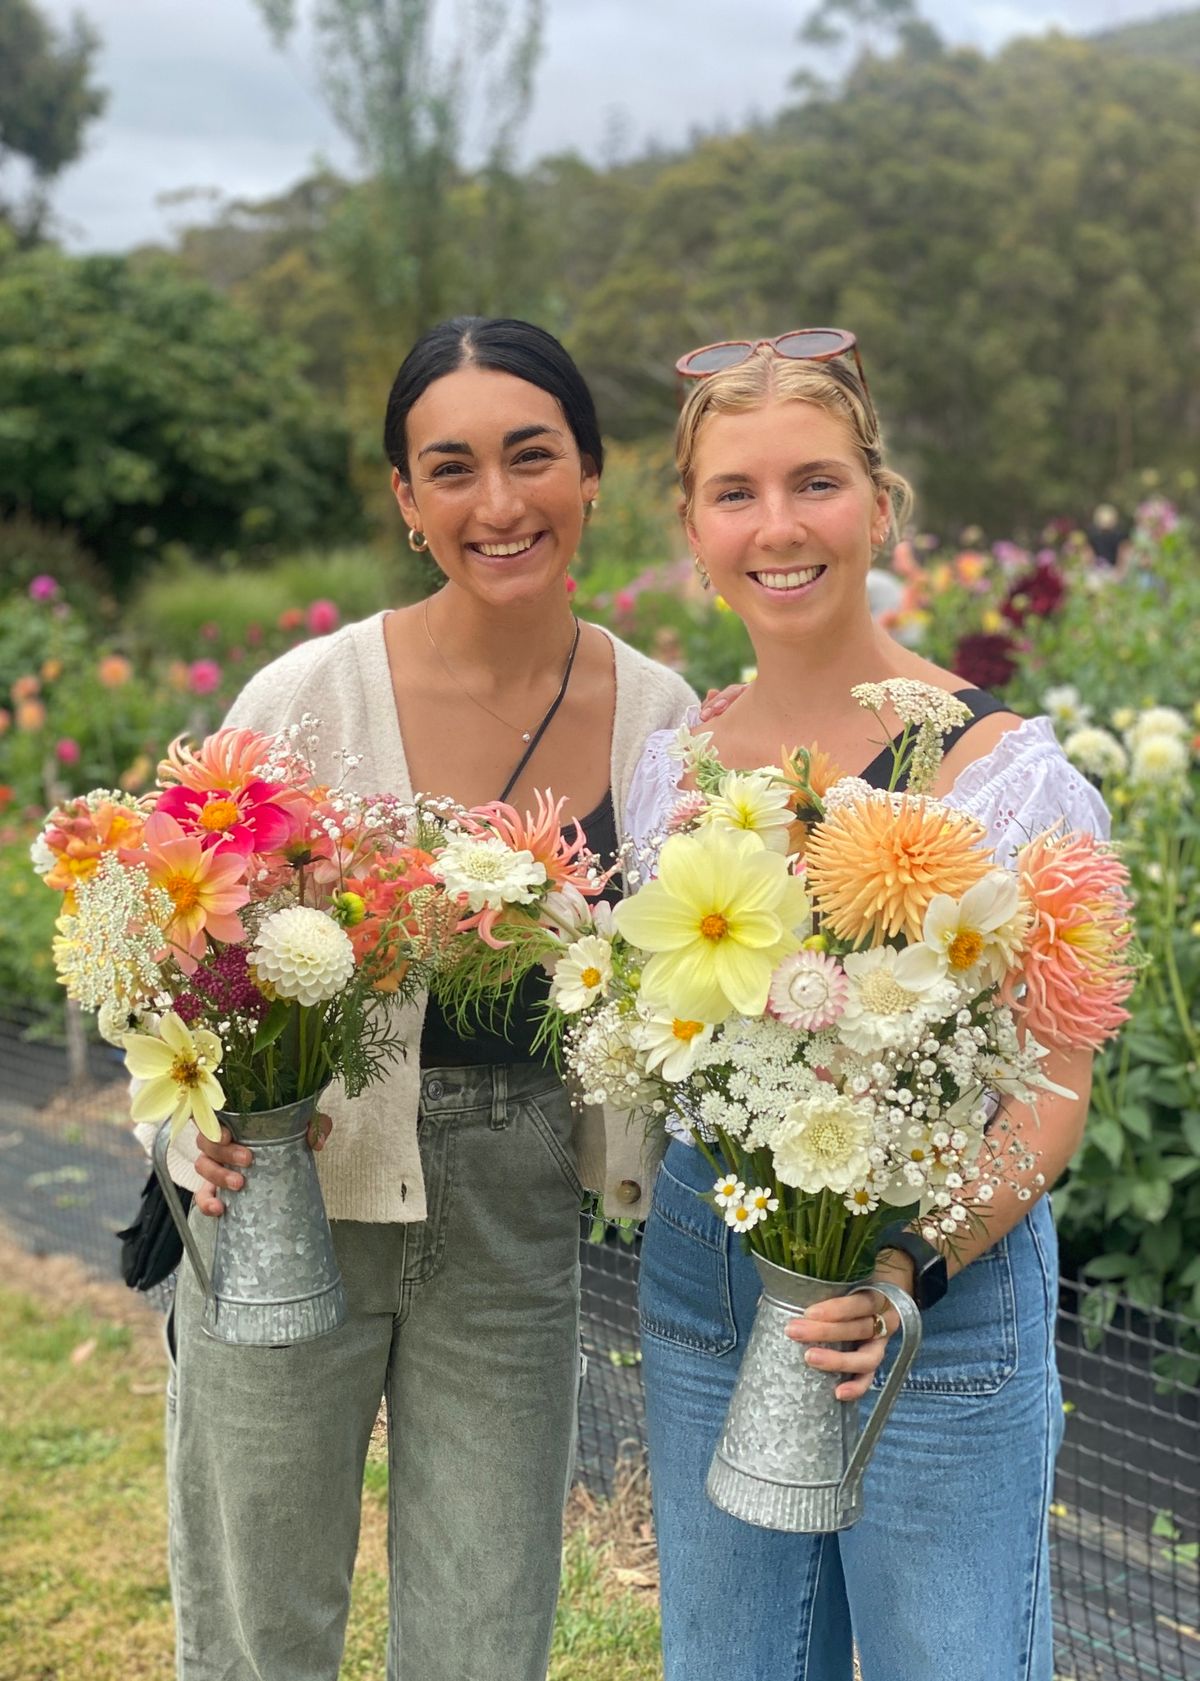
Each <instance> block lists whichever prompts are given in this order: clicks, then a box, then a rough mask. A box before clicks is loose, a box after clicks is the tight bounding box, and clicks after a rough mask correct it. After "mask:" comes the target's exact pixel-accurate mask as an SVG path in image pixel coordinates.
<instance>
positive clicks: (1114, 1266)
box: [1083, 1255, 1135, 1279]
mask: <svg viewBox="0 0 1200 1681" xmlns="http://www.w3.org/2000/svg"><path fill="white" fill-rule="evenodd" d="M1134 1265H1135V1262H1134V1259H1133V1256H1132V1255H1100V1256H1098V1257H1097V1259H1096V1260H1094V1261H1089V1262H1088V1263H1087V1265H1086V1266H1085V1267H1084V1269H1083V1270H1084V1274H1085V1276H1086V1277H1088V1278H1103V1279H1108V1278H1126V1277H1128V1275H1129V1270H1130V1268H1131V1267H1133V1266H1134Z"/></svg>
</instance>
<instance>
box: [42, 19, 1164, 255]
mask: <svg viewBox="0 0 1200 1681" xmlns="http://www.w3.org/2000/svg"><path fill="white" fill-rule="evenodd" d="M40 3H41V5H42V6H43V8H44V10H45V11H47V12H48V13H49V14H50V15H52V16H55V17H58V18H64V19H65V18H66V17H68V16H69V15H70V14H71V13H72V12H73V11H75V10H82V11H83V12H84V14H85V15H86V16H87V17H88V18H89V19H90V20H91V21H92V22H93V23H94V25H95V26H96V28H97V29H98V30H99V32H100V35H101V37H102V40H103V47H102V51H101V54H100V58H99V80H100V81H101V82H102V84H103V85H104V86H105V87H107V88H108V90H109V94H110V98H109V105H108V109H107V112H106V114H105V115H104V116H103V117H102V118H101V119H100V121H99V122H98V123H97V124H95V125H94V127H93V128H92V130H91V136H90V144H89V146H88V149H87V152H86V153H85V155H84V157H83V159H82V160H81V162H80V163H78V164H77V165H76V166H75V167H74V168H73V169H71V170H69V171H67V172H66V173H64V175H63V176H62V177H61V178H60V180H59V183H58V185H57V188H56V191H55V195H54V204H55V208H56V210H57V212H58V214H59V217H60V221H61V231H62V234H63V236H64V238H65V240H66V242H67V244H68V245H70V246H71V247H73V248H75V249H78V250H96V249H99V250H115V249H121V248H123V247H126V246H129V245H133V244H136V243H138V242H139V241H143V240H148V239H162V238H167V237H169V235H170V230H171V228H172V226H173V225H178V224H179V223H180V222H181V221H183V220H190V221H199V220H202V219H203V216H204V203H203V201H202V200H201V201H198V202H197V201H192V202H191V203H190V204H187V205H186V206H184V207H183V208H180V207H179V206H175V207H170V206H164V205H163V204H162V203H161V202H160V200H161V196H162V195H163V194H170V193H176V192H178V191H180V190H181V189H185V188H200V189H206V190H211V191H212V192H213V193H214V194H215V195H217V196H220V195H223V196H225V197H229V198H247V197H249V198H253V197H261V196H266V195H268V194H271V193H274V192H277V191H279V190H280V189H282V188H284V187H286V186H287V185H288V184H289V183H291V182H293V181H295V180H296V179H298V178H299V177H300V176H301V175H303V174H304V173H305V172H306V171H307V170H308V169H309V168H310V167H311V165H312V163H313V161H314V160H315V159H316V158H318V157H324V158H326V159H327V160H329V161H330V162H332V163H333V164H335V165H339V166H342V167H349V166H350V164H351V161H352V159H351V155H350V153H349V151H348V150H347V148H346V146H345V144H344V142H343V141H342V140H341V138H340V137H339V135H338V133H337V131H336V130H335V128H334V127H333V125H332V123H331V121H330V120H329V118H328V117H327V115H326V114H325V111H324V109H323V107H322V103H321V99H320V96H319V92H318V88H317V82H316V76H315V74H314V71H313V67H312V61H311V57H310V56H309V54H308V52H307V50H306V46H305V43H303V42H301V43H300V44H299V45H298V46H297V47H295V48H293V49H292V50H291V51H289V52H288V53H280V52H278V51H277V50H276V49H275V48H274V47H273V45H272V44H271V41H270V40H269V38H268V36H267V33H266V31H265V29H264V27H263V25H262V23H261V21H260V17H259V14H258V11H257V9H256V7H255V6H254V5H253V4H252V0H200V4H198V5H181V4H179V3H178V0H40ZM448 3H449V0H447V4H448ZM302 4H303V0H302ZM921 9H922V10H923V12H924V14H925V15H926V16H928V17H929V18H930V19H931V20H932V21H933V22H934V23H935V24H936V25H937V27H938V28H939V29H940V30H941V32H942V33H943V35H944V36H945V37H946V38H947V39H949V40H951V41H953V42H956V43H957V42H963V43H970V44H972V45H975V46H979V47H983V48H985V49H990V48H992V47H995V46H997V45H999V44H1000V43H1001V42H1002V41H1004V40H1006V39H1008V38H1009V37H1011V36H1013V35H1016V34H1032V33H1041V32H1043V31H1045V30H1046V29H1049V28H1052V27H1055V26H1057V27H1060V28H1063V29H1066V30H1070V31H1072V32H1075V33H1090V32H1092V31H1095V30H1099V29H1104V28H1110V27H1112V26H1113V25H1115V24H1119V23H1124V22H1129V21H1132V20H1134V19H1138V18H1146V17H1153V16H1157V15H1159V14H1161V13H1162V12H1164V11H1170V10H1176V9H1180V8H1179V7H1177V6H1173V5H1171V4H1170V0H925V3H924V5H923V6H922V8H921ZM808 10H809V5H808V4H807V3H806V0H547V13H548V21H547V29H546V36H545V51H544V55H543V58H542V61H541V65H540V68H539V71H538V77H537V86H536V92H535V97H534V103H533V108H532V110H531V112H530V114H529V121H528V124H527V126H526V129H525V138H524V146H523V150H524V151H525V153H526V154H527V155H530V156H533V155H538V154H541V153H545V152H550V151H561V150H564V149H567V148H572V147H573V148H575V149H576V150H578V151H581V152H582V153H584V155H586V156H589V157H592V158H600V157H602V156H603V155H604V153H605V149H606V147H607V148H609V149H611V148H612V146H613V144H614V140H615V138H616V137H617V136H620V138H621V141H622V144H623V146H624V148H625V149H626V150H636V149H637V148H638V147H639V146H640V145H641V144H642V143H644V142H645V141H646V140H647V139H649V138H651V137H653V138H655V139H657V140H659V141H661V142H664V143H666V144H668V145H670V144H673V143H675V142H677V141H681V140H683V139H685V138H686V136H687V133H688V131H689V129H690V128H691V127H693V126H694V125H696V124H701V125H704V126H711V125H712V124H713V123H714V122H717V121H719V120H725V121H727V122H729V123H737V122H738V121H739V120H740V119H741V118H743V117H744V116H745V115H746V114H747V113H748V112H751V111H757V112H759V113H764V114H765V113H769V112H771V111H773V110H775V109H777V108H778V106H779V105H780V104H782V103H783V102H784V100H785V97H786V90H787V83H788V77H789V75H790V74H791V72H792V71H793V70H794V69H795V68H796V67H797V65H798V63H799V58H800V49H799V48H798V46H796V45H795V42H794V36H795V31H796V28H797V25H798V22H799V20H800V19H801V18H802V17H804V16H805V15H806V13H807V11H808Z"/></svg>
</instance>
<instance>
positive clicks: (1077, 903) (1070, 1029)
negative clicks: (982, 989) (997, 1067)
mask: <svg viewBox="0 0 1200 1681" xmlns="http://www.w3.org/2000/svg"><path fill="white" fill-rule="evenodd" d="M1015 868H1016V871H1017V875H1018V879H1019V881H1020V886H1021V903H1022V906H1023V908H1024V909H1025V910H1026V911H1027V912H1028V922H1029V926H1028V932H1027V933H1026V935H1025V941H1024V944H1025V951H1024V956H1023V968H1022V969H1020V970H1018V971H1016V972H1015V973H1014V974H1013V975H1012V976H1011V977H1010V979H1009V980H1008V982H1006V984H1005V988H1004V992H1005V996H1006V997H1007V999H1008V1001H1009V1002H1011V1003H1013V1004H1014V1006H1015V1008H1016V1009H1017V1011H1018V1013H1019V1014H1020V1016H1021V1019H1022V1021H1023V1023H1024V1025H1025V1026H1026V1027H1027V1028H1028V1029H1029V1031H1030V1032H1031V1033H1032V1034H1033V1035H1034V1037H1035V1038H1036V1039H1038V1040H1040V1041H1041V1043H1042V1044H1044V1045H1050V1046H1054V1047H1057V1048H1059V1049H1062V1050H1077V1049H1082V1048H1084V1047H1088V1048H1090V1049H1092V1050H1098V1049H1099V1048H1100V1046H1101V1045H1102V1044H1103V1043H1104V1041H1105V1040H1106V1039H1108V1038H1111V1037H1112V1035H1113V1034H1114V1033H1115V1032H1116V1031H1117V1029H1118V1028H1119V1027H1120V1026H1121V1024H1122V1022H1126V1021H1128V1020H1129V1012H1128V1011H1127V1010H1126V1009H1125V1008H1124V1007H1123V1006H1124V1003H1125V1000H1126V999H1127V998H1128V997H1129V994H1130V992H1131V991H1132V990H1133V979H1134V968H1133V964H1132V963H1131V962H1130V958H1129V943H1130V941H1131V939H1132V938H1133V905H1132V902H1131V900H1130V898H1129V892H1128V888H1129V872H1128V870H1126V868H1125V866H1124V864H1122V862H1121V860H1120V859H1119V858H1118V857H1117V856H1116V854H1115V853H1114V852H1113V851H1112V850H1111V849H1110V848H1109V847H1107V846H1106V845H1105V844H1104V843H1103V842H1102V841H1097V840H1096V838H1095V836H1094V835H1087V834H1074V833H1073V834H1068V835H1055V834H1053V833H1048V834H1044V835H1038V836H1037V837H1036V838H1035V839H1034V840H1032V841H1030V842H1029V843H1028V845H1026V846H1023V847H1022V848H1021V850H1020V852H1018V854H1017V857H1016V862H1015ZM1022 981H1024V983H1025V991H1024V993H1023V994H1022V995H1020V996H1018V992H1019V988H1020V983H1021V982H1022Z"/></svg>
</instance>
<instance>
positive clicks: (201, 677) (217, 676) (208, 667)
mask: <svg viewBox="0 0 1200 1681" xmlns="http://www.w3.org/2000/svg"><path fill="white" fill-rule="evenodd" d="M187 686H188V688H189V689H190V690H191V692H192V693H193V694H194V695H211V694H212V692H213V690H214V689H218V688H220V686H221V668H220V666H219V665H218V664H217V662H216V660H193V661H192V663H191V665H189V666H188V668H187Z"/></svg>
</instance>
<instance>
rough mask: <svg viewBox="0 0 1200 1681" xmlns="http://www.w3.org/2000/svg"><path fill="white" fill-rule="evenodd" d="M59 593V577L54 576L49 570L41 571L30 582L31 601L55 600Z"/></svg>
mask: <svg viewBox="0 0 1200 1681" xmlns="http://www.w3.org/2000/svg"><path fill="white" fill-rule="evenodd" d="M57 594H58V579H57V578H52V577H51V576H50V574H49V572H39V573H38V575H37V577H36V578H33V579H31V581H30V584H29V599H30V601H53V600H54V597H55V596H56V595H57Z"/></svg>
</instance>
